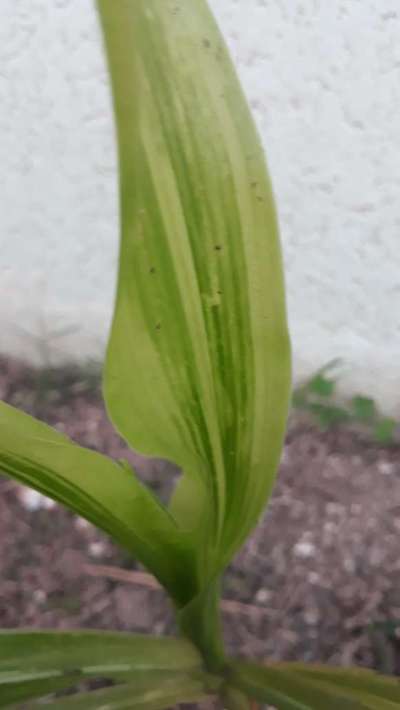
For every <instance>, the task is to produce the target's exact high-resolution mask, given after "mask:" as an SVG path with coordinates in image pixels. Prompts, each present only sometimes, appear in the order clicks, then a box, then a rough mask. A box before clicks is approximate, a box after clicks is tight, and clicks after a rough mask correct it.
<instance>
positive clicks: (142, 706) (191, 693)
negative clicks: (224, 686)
mask: <svg viewBox="0 0 400 710" xmlns="http://www.w3.org/2000/svg"><path fill="white" fill-rule="evenodd" d="M152 676H153V677H152V681H147V682H142V681H141V680H140V679H138V680H135V682H134V683H128V684H126V685H120V686H117V687H115V688H107V689H105V690H97V691H93V692H91V693H79V694H77V695H72V696H70V697H68V698H66V699H63V698H58V699H57V700H56V701H54V702H52V703H46V706H45V707H46V709H47V710H69V708H71V710H80V709H81V710H101V709H102V710H164V709H165V710H167V708H172V707H175V706H176V705H177V704H178V703H190V702H196V701H200V700H203V699H205V698H206V696H207V689H206V684H205V682H204V680H203V679H202V677H201V675H199V676H198V677H196V676H193V677H191V676H190V675H183V674H181V675H180V676H179V675H177V676H175V677H172V678H169V679H167V678H165V679H160V678H159V677H158V676H157V674H156V673H154V674H152ZM204 677H205V676H204Z"/></svg>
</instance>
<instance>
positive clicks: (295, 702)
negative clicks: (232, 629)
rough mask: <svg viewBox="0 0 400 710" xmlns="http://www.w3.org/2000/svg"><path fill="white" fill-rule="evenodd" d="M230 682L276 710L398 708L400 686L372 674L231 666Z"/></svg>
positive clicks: (280, 666)
mask: <svg viewBox="0 0 400 710" xmlns="http://www.w3.org/2000/svg"><path fill="white" fill-rule="evenodd" d="M357 678H358V679H361V680H359V681H358V680H357ZM231 683H232V684H233V685H234V686H235V687H238V688H239V689H240V690H242V691H244V692H248V693H249V694H251V695H253V697H255V698H256V699H258V700H260V701H261V702H272V703H273V704H276V705H277V707H278V708H279V710H292V709H293V710H297V708H298V709H299V710H300V709H301V710H320V708H322V707H323V708H324V710H339V708H342V709H343V710H395V708H400V684H399V683H396V681H393V679H391V678H385V677H384V676H378V675H377V674H375V673H374V672H372V671H354V670H352V669H351V670H349V671H346V670H342V669H330V668H328V667H326V668H324V669H323V668H322V667H319V668H318V667H313V666H306V665H302V664H290V663H288V664H277V665H274V666H260V665H257V664H254V663H234V664H233V674H232V676H231ZM274 696H275V697H274Z"/></svg>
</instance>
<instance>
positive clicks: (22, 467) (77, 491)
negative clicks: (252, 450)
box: [0, 402, 192, 599]
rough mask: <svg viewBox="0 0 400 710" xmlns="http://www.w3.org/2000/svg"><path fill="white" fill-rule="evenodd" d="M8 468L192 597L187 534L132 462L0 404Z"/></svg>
mask: <svg viewBox="0 0 400 710" xmlns="http://www.w3.org/2000/svg"><path fill="white" fill-rule="evenodd" d="M0 469H2V470H3V471H5V472H6V473H8V474H9V475H10V476H12V477H13V478H15V479H17V480H18V481H20V482H21V483H24V484H26V485H28V486H31V487H32V488H35V489H36V490H38V491H40V492H41V493H43V494H44V495H47V496H49V497H50V498H53V499H54V500H57V501H58V502H60V503H62V504H64V505H66V506H67V507H69V508H71V509H72V510H73V511H75V512H76V513H78V514H79V515H82V516H83V517H84V518H86V519H87V520H90V522H92V523H94V524H95V525H97V526H98V527H99V528H101V529H102V530H104V531H105V532H107V533H109V534H110V535H111V536H112V537H113V538H114V539H115V540H116V541H117V542H119V543H120V544H121V545H122V546H124V547H125V548H126V549H128V550H130V552H132V554H134V555H135V556H137V557H138V558H139V559H140V560H141V561H142V562H143V563H144V564H146V566H147V567H148V568H149V569H150V570H151V571H152V572H153V573H154V574H155V575H156V576H157V577H158V579H159V580H160V582H161V583H162V584H164V585H165V586H166V587H167V588H168V589H169V590H170V591H171V593H172V594H173V595H175V597H176V598H178V599H179V598H181V597H182V598H183V599H186V598H187V596H189V597H190V596H191V595H192V591H191V589H188V585H189V584H190V582H187V578H188V577H189V576H190V575H189V570H190V549H189V547H188V542H187V539H186V536H185V535H184V534H183V533H181V532H180V531H179V530H178V528H177V526H176V524H175V522H174V520H173V519H172V517H171V515H170V514H169V513H168V511H167V510H166V509H164V508H163V507H162V506H161V504H160V503H159V502H158V500H157V498H155V496H154V495H153V494H152V492H151V491H150V490H149V489H148V488H146V487H145V486H143V485H142V484H141V483H140V482H139V480H138V479H137V478H136V476H135V474H134V472H133V471H132V469H131V468H130V467H129V465H128V464H120V463H117V462H115V461H112V460H111V459H109V458H107V457H105V456H102V455H101V454H98V453H96V452H94V451H91V450H89V449H84V448H82V447H80V446H77V445H76V444H74V443H73V442H72V441H70V440H69V439H68V438H67V437H66V436H64V435H63V434H60V433H59V432H57V431H55V430H54V429H52V428H51V427H49V426H47V425H46V424H43V423H42V422H40V421H38V420H36V419H33V418H32V417H30V416H28V415H27V414H24V413H23V412H20V411H19V410H18V409H14V408H13V407H10V406H9V405H7V404H5V403H4V402H0Z"/></svg>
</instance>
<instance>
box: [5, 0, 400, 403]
mask: <svg viewBox="0 0 400 710" xmlns="http://www.w3.org/2000/svg"><path fill="white" fill-rule="evenodd" d="M160 2H161V0H160ZM211 4H212V7H213V9H214V10H215V13H216V15H217V17H218V20H219V21H220V24H221V27H222V29H223V31H224V33H225V36H226V38H227V40H228V43H229V45H230V47H231V50H232V52H233V55H234V58H235V61H236V63H237V66H238V68H239V72H240V75H241V78H242V80H243V83H244V87H245V89H246V91H247V94H248V97H249V100H250V103H251V106H252V108H253V111H254V115H255V118H256V120H257V123H258V126H259V128H260V131H261V134H262V137H263V139H264V142H265V146H266V148H267V153H268V158H269V165H270V170H271V173H272V177H273V182H274V186H275V191H276V194H277V197H278V205H279V211H280V216H281V225H282V233H283V242H284V250H285V259H286V265H287V282H288V290H289V309H290V318H291V326H292V334H293V340H294V348H295V354H296V370H297V373H298V374H299V373H301V374H303V373H305V372H307V371H311V370H313V369H315V368H316V367H318V366H320V365H322V364H324V363H326V362H327V361H328V360H330V359H331V358H333V357H342V358H343V359H344V360H345V363H346V371H347V375H346V380H345V382H344V386H350V387H352V388H353V389H361V390H362V391H364V392H368V393H372V394H375V395H377V396H378V397H379V398H380V399H381V401H382V403H383V404H384V405H385V406H386V407H390V408H392V407H396V406H398V405H400V387H399V385H400V365H399V361H400V358H399V355H400V319H399V315H400V249H399V246H400V121H399V111H400V42H399V37H400V5H399V0H329V1H328V0H211ZM106 82H107V77H106V73H105V65H104V61H103V56H102V52H101V46H100V41H99V32H98V27H97V21H96V16H95V13H94V9H93V3H92V0H1V3H0V166H1V170H0V214H1V230H0V277H1V278H0V329H1V343H0V350H2V351H7V350H8V351H10V350H13V351H14V352H17V353H19V354H25V355H27V356H29V357H33V356H34V355H35V356H36V357H38V356H39V357H40V358H43V357H47V356H49V355H52V356H53V357H54V356H55V355H56V354H57V353H60V352H63V351H64V352H66V353H71V352H72V353H73V354H74V355H77V354H78V353H79V352H80V353H81V354H82V355H88V354H90V355H98V353H99V352H101V348H102V344H103V343H104V339H105V335H106V331H107V327H108V324H109V319H110V314H111V308H112V296H113V288H114V281H115V267H116V252H117V233H116V221H117V214H116V210H117V201H116V185H115V155H114V145H113V131H112V117H111V109H110V103H109V97H108V92H107V83H106ZM64 328H67V330H68V333H63V330H64Z"/></svg>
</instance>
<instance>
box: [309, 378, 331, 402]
mask: <svg viewBox="0 0 400 710" xmlns="http://www.w3.org/2000/svg"><path fill="white" fill-rule="evenodd" d="M335 387H336V383H335V380H332V379H329V378H328V377H326V376H325V375H324V374H323V373H321V372H319V373H318V374H317V375H315V376H314V377H312V378H311V380H310V381H309V383H308V386H307V389H308V390H309V392H312V393H313V394H316V395H318V396H319V397H332V395H333V394H334V392H335Z"/></svg>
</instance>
